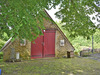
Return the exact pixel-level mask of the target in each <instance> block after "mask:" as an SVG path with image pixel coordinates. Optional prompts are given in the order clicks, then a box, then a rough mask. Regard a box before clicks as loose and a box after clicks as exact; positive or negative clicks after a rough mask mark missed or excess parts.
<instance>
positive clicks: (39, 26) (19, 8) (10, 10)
mask: <svg viewBox="0 0 100 75" xmlns="http://www.w3.org/2000/svg"><path fill="white" fill-rule="evenodd" d="M49 2H50V1H45V0H38V1H37V0H17V1H16V0H1V4H0V5H1V6H2V8H1V12H2V15H1V17H2V18H0V22H1V23H0V27H1V30H0V33H1V34H2V33H3V32H5V33H7V34H9V35H8V36H9V37H13V38H16V37H19V38H21V39H22V38H25V39H28V40H30V41H32V40H34V38H36V37H37V36H38V35H39V34H41V30H43V29H44V26H43V18H47V15H45V12H44V9H45V8H48V6H47V5H48V3H49ZM9 27H10V29H9Z"/></svg>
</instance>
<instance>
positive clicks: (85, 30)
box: [55, 0, 99, 37]
mask: <svg viewBox="0 0 100 75" xmlns="http://www.w3.org/2000/svg"><path fill="white" fill-rule="evenodd" d="M96 1H98V0H88V1H87V0H62V3H61V4H60V8H59V9H60V10H59V11H58V12H56V14H55V15H56V16H57V17H58V18H60V19H62V20H61V22H62V23H64V24H63V27H64V29H65V30H68V31H69V32H70V34H71V36H78V35H82V36H84V37H85V36H86V37H88V36H90V35H92V34H93V33H95V31H94V30H95V29H96V28H97V27H96V26H95V25H94V24H93V23H92V21H91V20H90V17H89V16H88V15H89V14H92V13H94V12H95V11H96V9H97V8H99V7H96V6H95V4H94V2H96Z"/></svg>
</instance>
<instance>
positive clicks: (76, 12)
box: [0, 0, 100, 41]
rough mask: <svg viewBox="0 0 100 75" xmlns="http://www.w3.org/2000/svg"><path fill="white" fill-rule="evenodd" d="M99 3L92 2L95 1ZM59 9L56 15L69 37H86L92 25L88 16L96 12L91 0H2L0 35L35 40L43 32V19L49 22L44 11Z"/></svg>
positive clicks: (91, 30)
mask: <svg viewBox="0 0 100 75" xmlns="http://www.w3.org/2000/svg"><path fill="white" fill-rule="evenodd" d="M98 1H99V0H95V2H98ZM58 4H59V6H60V8H59V11H58V12H57V13H56V16H57V17H58V18H60V19H62V22H64V26H63V27H64V29H65V30H68V31H69V32H70V33H71V35H72V36H77V35H83V36H89V35H90V34H93V33H94V31H93V30H94V29H96V27H95V25H94V24H93V23H92V22H91V21H90V19H89V17H88V14H92V13H93V12H94V11H99V9H100V8H99V7H97V6H96V5H95V4H94V0H1V1H0V12H1V13H2V14H0V34H1V35H2V34H3V33H4V32H5V33H7V35H8V36H9V37H13V38H16V37H19V38H20V39H22V38H24V39H28V40H30V41H32V40H34V38H36V37H37V36H38V35H39V34H41V35H42V33H41V30H43V29H45V28H44V25H43V19H44V18H45V19H48V17H47V15H46V14H45V12H44V9H49V10H50V9H51V8H55V6H56V5H58Z"/></svg>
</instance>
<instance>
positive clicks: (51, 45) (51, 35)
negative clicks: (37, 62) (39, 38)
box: [44, 30, 55, 57]
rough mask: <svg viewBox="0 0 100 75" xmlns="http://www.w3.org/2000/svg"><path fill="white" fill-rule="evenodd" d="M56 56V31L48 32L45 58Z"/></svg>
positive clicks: (45, 37) (45, 38)
mask: <svg viewBox="0 0 100 75" xmlns="http://www.w3.org/2000/svg"><path fill="white" fill-rule="evenodd" d="M54 56H55V31H54V30H47V31H46V32H45V33H44V57H54Z"/></svg>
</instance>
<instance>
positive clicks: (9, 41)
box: [0, 37, 12, 51]
mask: <svg viewBox="0 0 100 75" xmlns="http://www.w3.org/2000/svg"><path fill="white" fill-rule="evenodd" d="M11 39H12V37H11V38H10V39H9V40H8V41H7V42H6V43H5V45H4V46H3V47H2V48H1V50H0V51H2V50H4V49H6V47H7V46H8V45H10V43H11Z"/></svg>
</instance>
